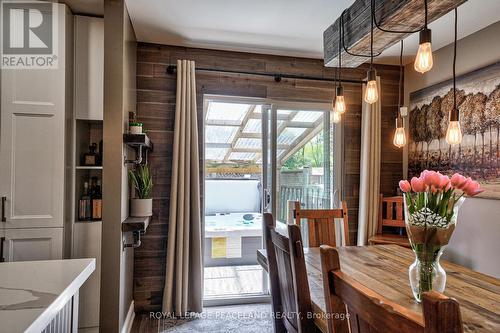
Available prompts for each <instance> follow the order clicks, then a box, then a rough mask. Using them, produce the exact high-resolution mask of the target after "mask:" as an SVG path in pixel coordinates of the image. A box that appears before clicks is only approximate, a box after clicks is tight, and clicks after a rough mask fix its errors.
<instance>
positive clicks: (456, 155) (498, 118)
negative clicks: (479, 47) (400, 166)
mask: <svg viewBox="0 0 500 333" xmlns="http://www.w3.org/2000/svg"><path fill="white" fill-rule="evenodd" d="M456 103H457V106H458V109H459V110H460V126H461V128H462V134H463V140H462V143H461V144H459V145H456V146H450V145H448V143H447V142H446V140H445V136H446V129H447V126H448V117H449V114H450V111H451V109H452V108H453V90H452V82H451V80H449V81H446V82H442V83H438V84H436V85H433V86H430V87H427V88H424V89H422V90H419V91H416V92H413V93H411V94H410V114H409V136H410V144H409V147H408V175H409V177H413V176H415V175H417V176H418V175H419V174H420V172H421V171H422V170H425V169H432V170H436V171H440V172H441V173H444V174H447V175H452V174H453V173H455V172H459V173H462V174H464V175H467V176H470V177H472V178H473V179H477V180H479V181H480V182H481V184H482V186H483V187H484V188H485V190H486V191H485V192H484V193H483V194H482V196H483V197H487V198H495V199H500V140H499V137H500V63H496V64H493V65H490V66H487V67H484V68H481V69H478V70H475V71H473V72H470V73H467V74H464V75H461V76H459V77H458V78H457V92H456Z"/></svg>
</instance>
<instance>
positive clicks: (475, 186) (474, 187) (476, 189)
mask: <svg viewBox="0 0 500 333" xmlns="http://www.w3.org/2000/svg"><path fill="white" fill-rule="evenodd" d="M463 191H464V192H465V194H467V195H468V196H469V197H473V196H475V195H478V194H479V193H482V192H484V190H483V189H481V188H480V185H479V183H478V182H476V181H474V180H471V181H470V182H468V183H467V185H466V186H465V187H464V188H463Z"/></svg>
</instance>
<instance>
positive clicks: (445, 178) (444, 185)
mask: <svg viewBox="0 0 500 333" xmlns="http://www.w3.org/2000/svg"><path fill="white" fill-rule="evenodd" d="M438 174H439V177H440V179H439V186H438V187H439V188H440V189H442V190H446V188H447V187H448V185H449V184H450V178H448V176H446V175H442V174H440V173H439V172H438Z"/></svg>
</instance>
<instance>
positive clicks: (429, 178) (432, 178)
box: [423, 170, 441, 187]
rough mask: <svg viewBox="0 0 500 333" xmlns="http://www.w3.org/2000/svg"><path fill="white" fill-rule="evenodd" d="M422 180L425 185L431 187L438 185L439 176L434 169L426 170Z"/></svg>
mask: <svg viewBox="0 0 500 333" xmlns="http://www.w3.org/2000/svg"><path fill="white" fill-rule="evenodd" d="M426 171H427V170H426ZM423 180H424V183H425V185H427V186H429V187H431V186H434V187H439V184H440V182H441V177H440V176H439V174H438V173H437V172H435V171H427V172H426V173H425V174H424V178H423Z"/></svg>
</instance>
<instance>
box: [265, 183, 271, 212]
mask: <svg viewBox="0 0 500 333" xmlns="http://www.w3.org/2000/svg"><path fill="white" fill-rule="evenodd" d="M270 203H271V193H269V190H268V189H267V188H266V189H264V209H267V208H268V207H269V204H270Z"/></svg>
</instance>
